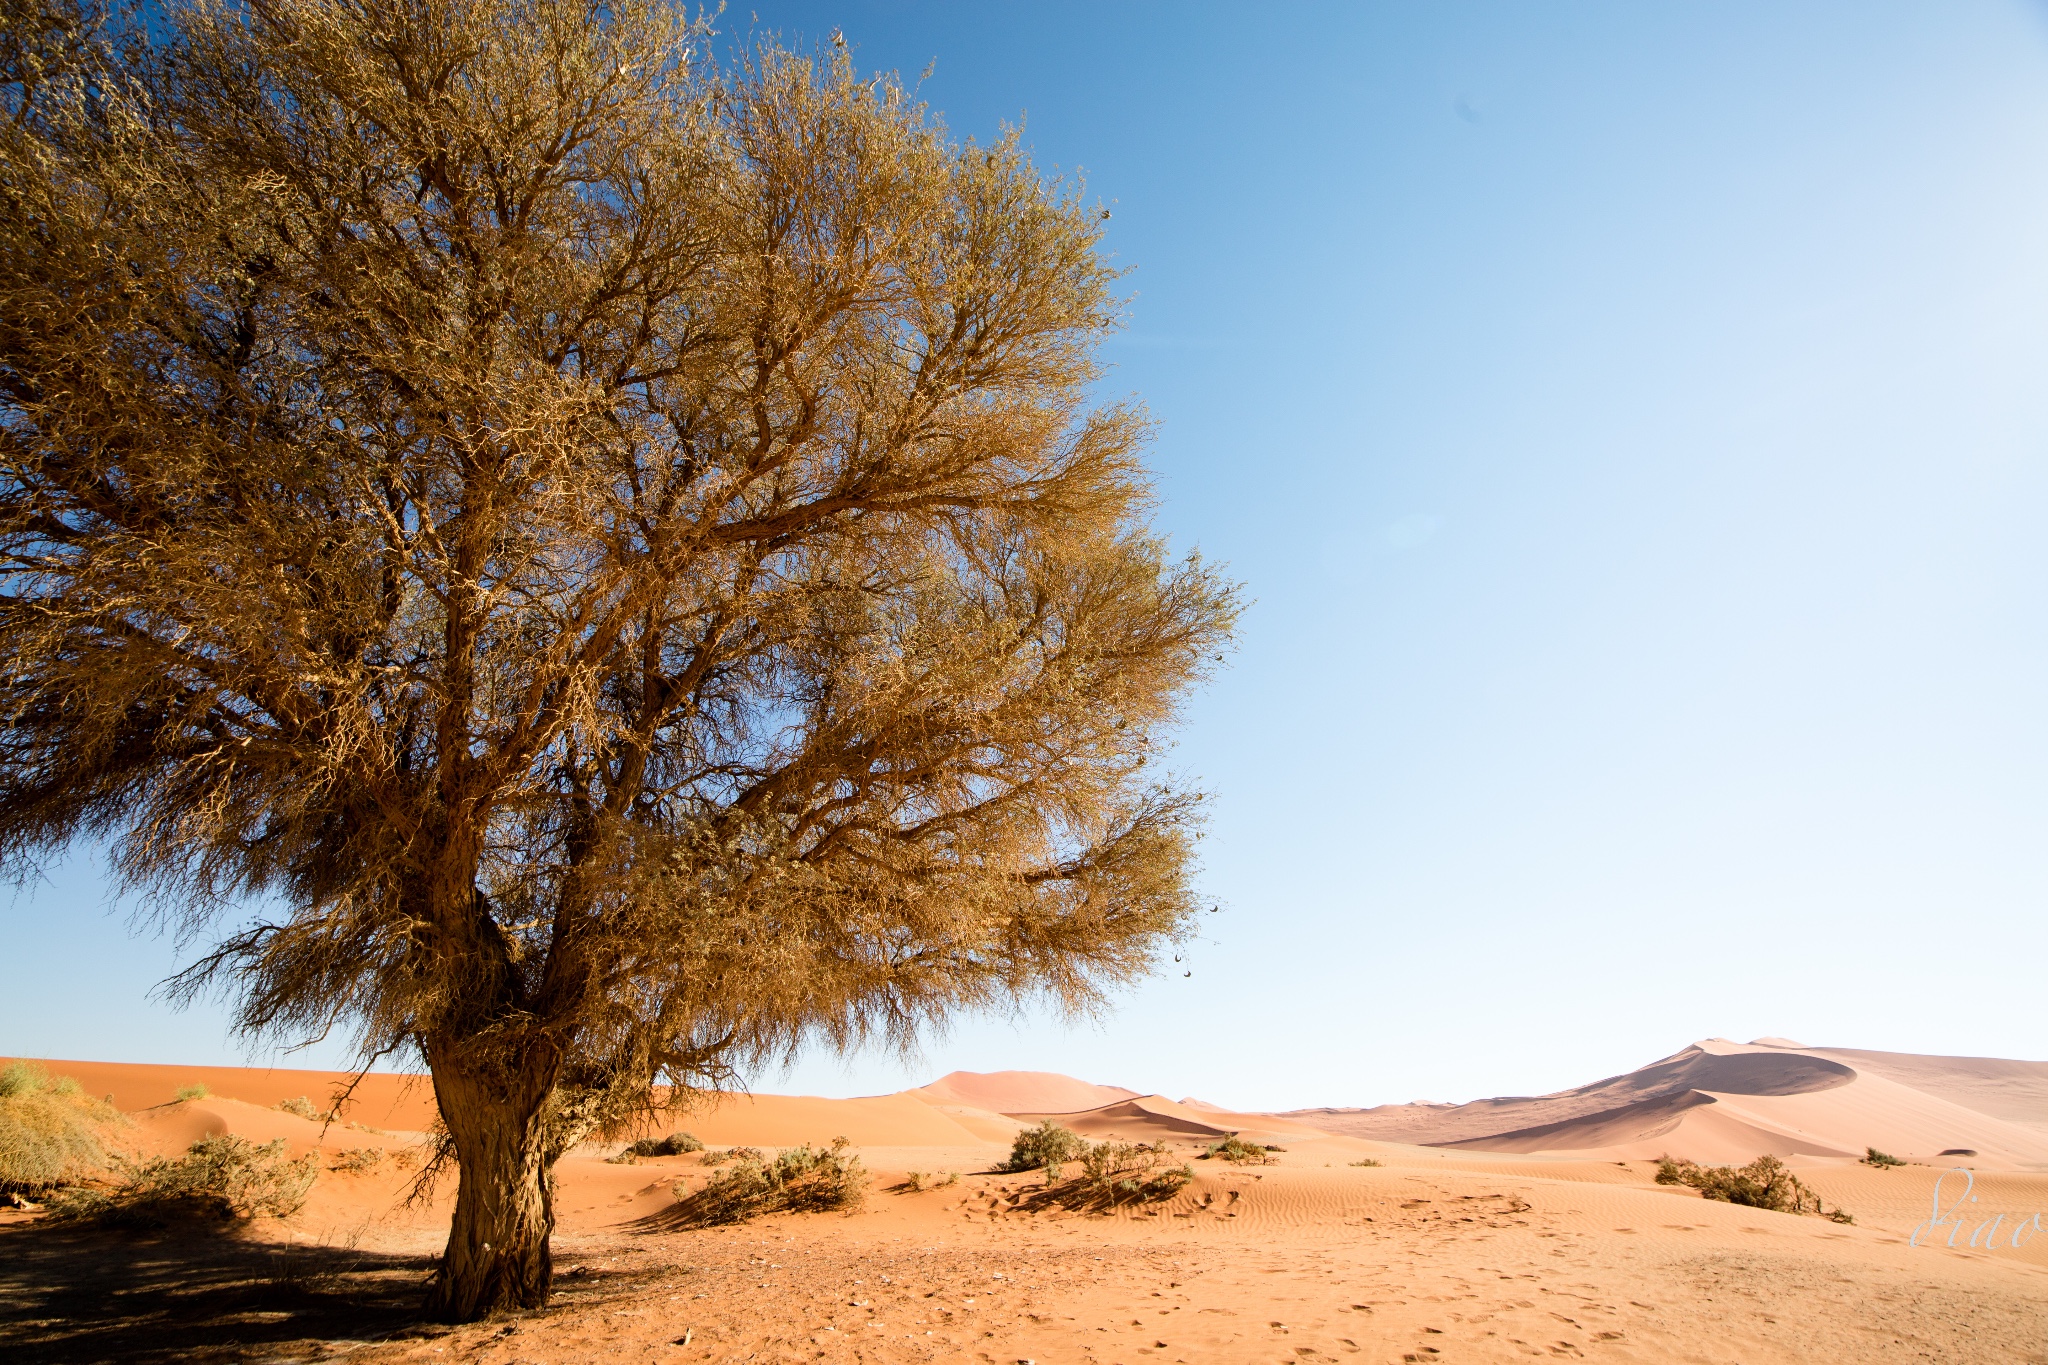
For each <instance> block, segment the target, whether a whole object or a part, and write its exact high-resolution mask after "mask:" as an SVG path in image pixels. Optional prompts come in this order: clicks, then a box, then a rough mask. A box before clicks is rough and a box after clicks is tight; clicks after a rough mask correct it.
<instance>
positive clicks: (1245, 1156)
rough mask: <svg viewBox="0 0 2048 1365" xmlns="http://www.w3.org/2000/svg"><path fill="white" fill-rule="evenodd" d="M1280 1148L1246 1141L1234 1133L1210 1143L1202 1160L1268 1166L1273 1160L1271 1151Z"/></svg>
mask: <svg viewBox="0 0 2048 1365" xmlns="http://www.w3.org/2000/svg"><path fill="white" fill-rule="evenodd" d="M1279 1150H1280V1149H1279V1148H1278V1147H1261V1146H1260V1145H1259V1144H1258V1143H1256V1142H1246V1141H1245V1140H1244V1139H1243V1138H1241V1137H1239V1136H1238V1135H1237V1134H1235V1133H1232V1134H1231V1135H1230V1136H1229V1137H1227V1138H1225V1139H1223V1141H1221V1142H1213V1143H1211V1144H1209V1150H1208V1151H1206V1152H1204V1153H1202V1155H1201V1160H1203V1161H1211V1160H1215V1161H1228V1162H1231V1163H1233V1164H1235V1165H1239V1166H1266V1165H1270V1164H1271V1163H1272V1160H1273V1158H1272V1157H1271V1156H1270V1155H1269V1153H1271V1152H1277V1151H1279Z"/></svg>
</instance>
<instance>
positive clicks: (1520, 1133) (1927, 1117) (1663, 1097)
mask: <svg viewBox="0 0 2048 1365" xmlns="http://www.w3.org/2000/svg"><path fill="white" fill-rule="evenodd" d="M1285 1117H1288V1118H1292V1119H1296V1120H1299V1121H1302V1122H1306V1123H1312V1124H1315V1125H1317V1126H1319V1127H1321V1128H1324V1129H1326V1130H1327V1131H1329V1132H1333V1133H1343V1134H1346V1135H1349V1136H1352V1137H1362V1138H1371V1139H1377V1140H1380V1141H1388V1142H1412V1143H1418V1144H1423V1145H1428V1146H1437V1147H1458V1148H1463V1149H1466V1150H1481V1151H1499V1152H1521V1153H1550V1154H1556V1155H1560V1156H1564V1155H1569V1156H1574V1157H1582V1158H1588V1159H1606V1160H1617V1161H1619V1160H1634V1159H1642V1158H1650V1157H1657V1156H1662V1155H1667V1154H1668V1155H1671V1156H1682V1157H1688V1158H1690V1159H1692V1160H1695V1161H1713V1162H1728V1161H1746V1160H1748V1159H1750V1158H1751V1157H1754V1156H1759V1155H1762V1154H1764V1153H1770V1154H1772V1155H1776V1156H1781V1157H1789V1156H1795V1155H1797V1156H1818V1157H1860V1156H1861V1155H1862V1154H1863V1152H1864V1151H1865V1149H1866V1148H1869V1147H1876V1148H1879V1149H1880V1150H1883V1151H1888V1152H1891V1153H1893V1154H1894V1155H1897V1156H1901V1157H1905V1158H1907V1159H1909V1160H1931V1159H1935V1158H1937V1157H1939V1155H1940V1154H1941V1153H1943V1152H1944V1151H1949V1150H1955V1149H1966V1150H1968V1151H1970V1152H1972V1153H1973V1154H1974V1155H1973V1156H1972V1158H1971V1160H1972V1164H1973V1165H1976V1166H1978V1167H1979V1168H1980V1169H1986V1170H1993V1169H2002V1170H2048V1063H2041V1062H2008V1061H2001V1060H1998V1059H1993V1058H1974V1057H1919V1056H1912V1055H1907V1054H1899V1053H1877V1052H1855V1051H1850V1050H1847V1049H1821V1048H1802V1047H1800V1046H1799V1045H1798V1044H1796V1043H1791V1042H1789V1041H1787V1040H1785V1039H1767V1040H1759V1041H1758V1042H1755V1043H1748V1044H1743V1043H1731V1042H1729V1041H1727V1040H1726V1039H1721V1038H1713V1039H1708V1040H1706V1041H1705V1042H1701V1043H1696V1044H1694V1045H1693V1046H1691V1047H1689V1048H1686V1049H1684V1050H1683V1051H1681V1052H1678V1053H1675V1054H1674V1055H1672V1056H1670V1057H1666V1058H1664V1059H1663V1060H1662V1061H1658V1062H1653V1063H1651V1064H1650V1065H1649V1066H1646V1067H1643V1068H1641V1069H1639V1070H1636V1071H1631V1072H1629V1073H1627V1074H1626V1075H1622V1076H1610V1077H1608V1078H1607V1079H1606V1080H1602V1081H1596V1082H1594V1083H1593V1084H1591V1085H1585V1086H1579V1087H1577V1088H1576V1089H1572V1090H1565V1091H1560V1092H1559V1093H1557V1094H1554V1095H1541V1096H1533V1097H1527V1098H1507V1099H1488V1100H1477V1101H1474V1102H1473V1103H1471V1104H1462V1105H1386V1106H1382V1107H1380V1108H1376V1109H1309V1110H1295V1111H1293V1112H1291V1113H1289V1114H1287V1115H1285Z"/></svg>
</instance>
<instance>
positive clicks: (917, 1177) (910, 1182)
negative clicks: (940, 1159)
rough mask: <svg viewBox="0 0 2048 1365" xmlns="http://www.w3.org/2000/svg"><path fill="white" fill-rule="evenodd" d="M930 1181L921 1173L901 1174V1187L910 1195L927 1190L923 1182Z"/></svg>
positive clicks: (906, 1172) (908, 1172)
mask: <svg viewBox="0 0 2048 1365" xmlns="http://www.w3.org/2000/svg"><path fill="white" fill-rule="evenodd" d="M930 1179H931V1177H930V1176H929V1175H926V1174H925V1173H924V1172H923V1171H905V1172H904V1173H903V1186H904V1188H905V1189H907V1190H909V1191H910V1192H911V1193H912V1194H916V1193H917V1192H918V1191H919V1190H922V1189H926V1188H929V1187H928V1186H926V1184H925V1182H926V1181H927V1180H930Z"/></svg>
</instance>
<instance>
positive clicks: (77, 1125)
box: [0, 1062, 120, 1193]
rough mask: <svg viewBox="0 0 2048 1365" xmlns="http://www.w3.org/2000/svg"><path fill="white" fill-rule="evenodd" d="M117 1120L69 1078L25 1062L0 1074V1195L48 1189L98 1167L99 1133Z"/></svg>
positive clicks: (102, 1158) (101, 1153) (101, 1160)
mask: <svg viewBox="0 0 2048 1365" xmlns="http://www.w3.org/2000/svg"><path fill="white" fill-rule="evenodd" d="M119 1117H120V1115H119V1113H118V1112H117V1111H116V1110H115V1109H114V1107H113V1106H112V1105H110V1104H105V1103H102V1102H101V1101H99V1100H94V1099H89V1098H87V1097H86V1096H85V1095H84V1094H83V1093H82V1092H81V1091H80V1089H79V1086H78V1082H77V1081H75V1080H73V1079H71V1078H70V1077H69V1076H59V1077H56V1078H55V1079H52V1078H51V1076H50V1075H49V1073H47V1072H45V1071H44V1070H43V1069H42V1068H41V1067H39V1066H33V1065H31V1064H29V1063H27V1062H15V1063H14V1064H12V1065H11V1066H8V1067H7V1068H5V1069H4V1070H0V1191H7V1192H13V1191H21V1192H24V1193H33V1192H37V1191H41V1190H48V1189H52V1188H54V1187H56V1186H57V1185H60V1184H62V1183H64V1182H65V1181H67V1180H71V1179H75V1178H77V1177H79V1176H81V1175H83V1174H85V1173H86V1172H88V1171H91V1170H93V1169H95V1168H97V1167H100V1166H103V1165H104V1164H105V1163H106V1159H107V1154H106V1149H105V1148H104V1147H102V1146H101V1145H100V1129H101V1128H102V1127H103V1126H105V1125H106V1124H108V1123H112V1122H116V1121H118V1119H119Z"/></svg>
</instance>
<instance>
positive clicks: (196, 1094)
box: [171, 1081, 213, 1103]
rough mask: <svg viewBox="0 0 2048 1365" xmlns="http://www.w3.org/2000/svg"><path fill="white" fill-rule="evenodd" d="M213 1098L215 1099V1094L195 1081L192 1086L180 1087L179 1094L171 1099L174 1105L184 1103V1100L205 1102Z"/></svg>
mask: <svg viewBox="0 0 2048 1365" xmlns="http://www.w3.org/2000/svg"><path fill="white" fill-rule="evenodd" d="M211 1098H213V1092H212V1091H211V1090H208V1089H207V1088H206V1087H205V1086H204V1085H202V1084H200V1083H199V1082H198V1081H194V1082H193V1083H192V1084H190V1085H181V1086H179V1087H178V1093H177V1094H176V1095H173V1096H172V1097H171V1099H172V1102H173V1103H178V1102H182V1101H184V1100H205V1099H211Z"/></svg>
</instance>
